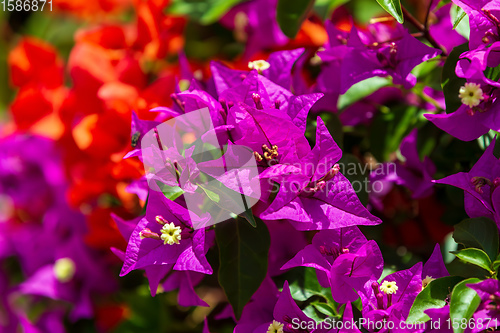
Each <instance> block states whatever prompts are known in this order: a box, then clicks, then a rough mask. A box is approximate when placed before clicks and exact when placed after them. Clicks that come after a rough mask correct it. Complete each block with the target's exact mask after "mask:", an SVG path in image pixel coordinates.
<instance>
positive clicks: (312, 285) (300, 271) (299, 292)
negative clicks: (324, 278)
mask: <svg viewBox="0 0 500 333" xmlns="http://www.w3.org/2000/svg"><path fill="white" fill-rule="evenodd" d="M287 280H288V281H290V293H291V294H292V298H293V299H294V300H296V301H300V302H303V301H307V300H308V299H309V298H311V297H313V296H321V297H327V296H328V295H329V294H330V295H331V291H330V289H328V288H323V287H322V286H321V285H320V284H319V282H318V277H317V276H316V270H315V269H314V268H311V267H296V268H294V269H293V270H292V271H291V272H290V273H289V276H287Z"/></svg>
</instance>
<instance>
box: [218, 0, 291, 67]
mask: <svg viewBox="0 0 500 333" xmlns="http://www.w3.org/2000/svg"><path fill="white" fill-rule="evenodd" d="M277 4H278V1H277V0H272V1H267V0H252V1H247V2H244V3H241V4H239V5H237V6H235V7H233V8H232V9H231V10H230V11H229V12H228V13H227V14H226V15H224V16H223V17H222V18H221V20H220V23H222V24H223V25H225V26H226V27H228V28H229V29H231V30H233V31H234V34H235V38H236V39H237V40H238V41H241V42H245V45H246V48H245V56H246V58H249V57H251V56H252V55H253V54H254V53H256V52H258V51H261V50H264V49H267V48H271V47H279V46H283V45H285V44H286V43H287V42H288V38H287V37H286V36H285V35H284V34H283V32H282V31H281V29H280V27H279V25H278V22H277V21H276V5H277Z"/></svg>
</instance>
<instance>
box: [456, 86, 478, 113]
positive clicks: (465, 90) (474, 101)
mask: <svg viewBox="0 0 500 333" xmlns="http://www.w3.org/2000/svg"><path fill="white" fill-rule="evenodd" d="M458 97H460V99H461V100H462V104H465V105H467V106H468V107H470V108H472V107H474V106H478V105H479V103H481V101H482V100H483V99H484V96H483V90H482V89H481V86H480V85H479V84H477V83H466V84H465V85H464V86H462V87H460V90H459V94H458Z"/></svg>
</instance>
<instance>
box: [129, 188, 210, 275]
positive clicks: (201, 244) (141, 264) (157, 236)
mask: <svg viewBox="0 0 500 333" xmlns="http://www.w3.org/2000/svg"><path fill="white" fill-rule="evenodd" d="M192 219H195V220H194V221H193V222H195V223H200V224H201V223H204V222H205V221H208V219H209V217H207V216H206V217H204V218H199V217H197V216H196V215H195V214H193V213H192V212H189V211H188V210H187V209H186V208H184V207H182V206H181V205H179V204H177V203H175V202H173V201H171V200H169V199H167V198H165V196H164V195H163V193H161V192H157V191H150V192H149V199H148V205H147V209H146V215H145V216H144V217H143V218H142V219H141V220H140V221H139V223H138V224H137V226H136V227H135V229H134V231H133V232H132V235H131V236H130V239H129V241H128V246H127V251H126V253H125V261H124V264H123V267H122V271H121V273H120V276H123V275H126V274H128V273H129V272H130V271H131V270H134V269H141V268H146V267H148V266H151V265H171V264H173V265H174V267H173V269H174V270H181V271H182V270H190V271H194V272H200V273H204V274H212V268H211V267H210V265H209V264H208V262H207V260H206V258H205V254H206V252H207V251H208V248H209V247H210V245H211V242H207V239H212V236H213V235H212V233H213V232H207V234H206V232H205V230H204V229H198V230H193V228H192Z"/></svg>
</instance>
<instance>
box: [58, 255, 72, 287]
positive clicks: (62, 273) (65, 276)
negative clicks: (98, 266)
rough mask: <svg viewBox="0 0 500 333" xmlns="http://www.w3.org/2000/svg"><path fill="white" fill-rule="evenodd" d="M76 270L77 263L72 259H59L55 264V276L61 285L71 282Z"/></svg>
mask: <svg viewBox="0 0 500 333" xmlns="http://www.w3.org/2000/svg"><path fill="white" fill-rule="evenodd" d="M75 270H76V269H75V262H74V261H73V260H71V259H70V258H61V259H57V260H56V262H55V264H54V274H55V276H56V279H57V281H59V282H61V283H64V282H68V281H71V279H72V278H73V276H74V275H75Z"/></svg>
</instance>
